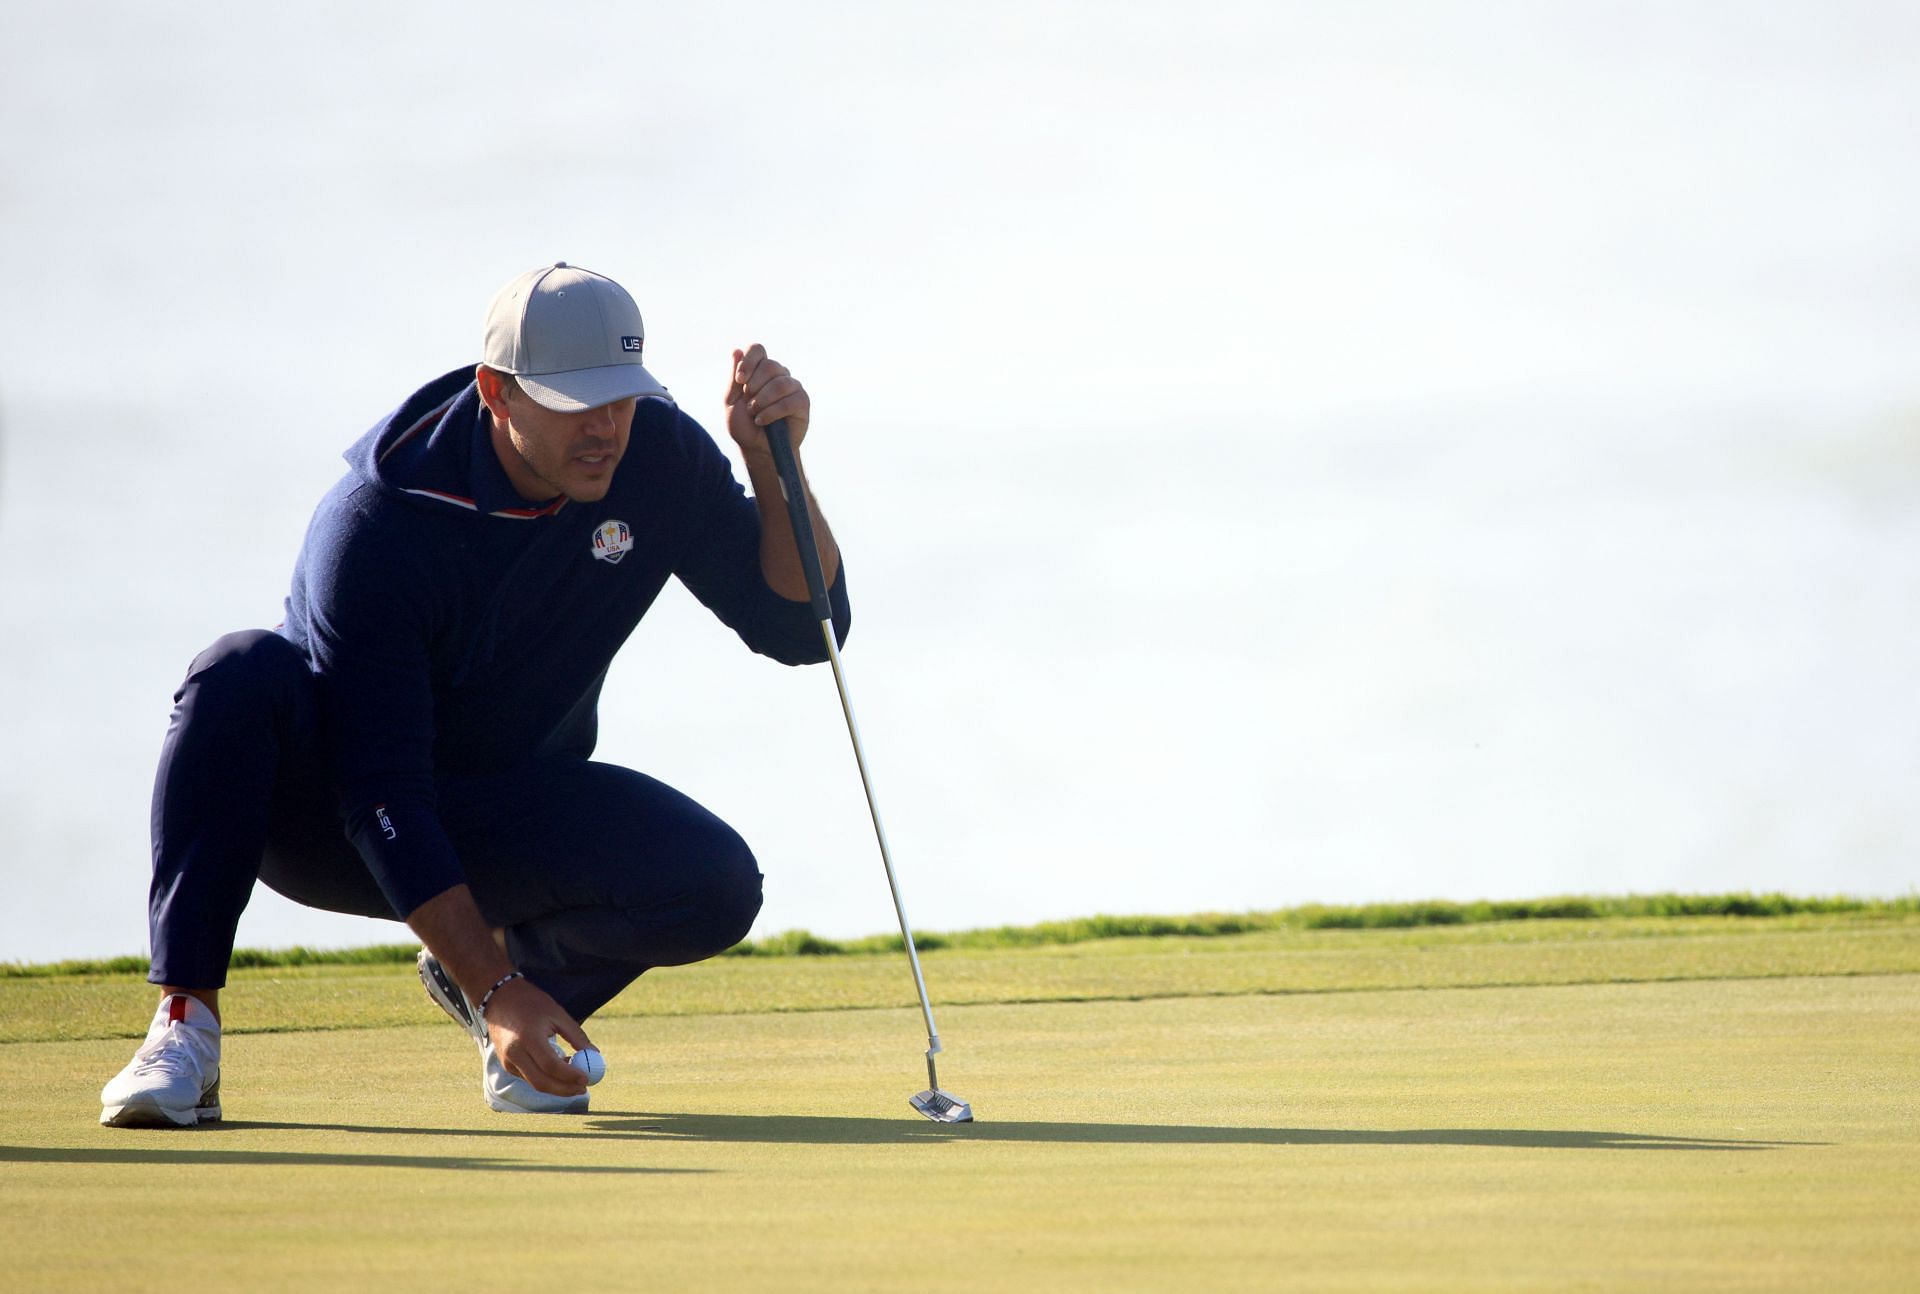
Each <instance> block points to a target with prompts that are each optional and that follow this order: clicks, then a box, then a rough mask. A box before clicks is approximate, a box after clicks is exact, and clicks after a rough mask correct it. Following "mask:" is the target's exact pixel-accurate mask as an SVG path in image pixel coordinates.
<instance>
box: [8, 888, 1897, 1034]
mask: <svg viewBox="0 0 1920 1294" xmlns="http://www.w3.org/2000/svg"><path fill="white" fill-rule="evenodd" d="M924 961H925V966H926V973H927V977H928V982H929V987H930V989H931V991H932V995H933V998H934V1001H935V1005H936V1008H938V1007H942V1006H960V1005H991V1004H1017V1003H1046V1002H1100V1001H1147V1000H1156V999H1167V998H1182V997H1187V998H1206V997H1238V996H1260V995H1285V994H1325V993H1340V992H1356V991H1379V990H1418V989H1431V988H1477V987H1493V986H1499V987H1526V986H1536V985H1539V986H1545V985H1571V984H1604V983H1649V982H1662V981H1685V980H1715V979H1724V980H1737V979H1765V978H1783V977H1805V976H1868V975H1898V974H1909V973H1920V912H1914V911H1909V910H1900V909H1892V910H1889V909H1886V908H1876V909H1866V910H1852V911H1837V912H1832V911H1829V912H1820V911H1811V912H1798V913H1793V914H1789V915H1784V916H1773V917H1746V916H1687V917H1657V916H1639V917H1605V918H1598V919H1575V918H1560V919H1556V920H1552V921H1546V920H1538V919H1527V920H1519V921H1509V922H1485V923H1477V924H1466V923H1462V924H1451V925H1439V926H1412V927H1400V928H1354V927H1330V928H1326V927H1323V928H1317V929H1301V928H1297V927H1281V928H1274V929H1266V930H1258V931H1250V932H1245V933H1239V934H1206V935H1160V936H1155V937H1144V938H1143V937H1132V936H1129V937H1121V938H1109V939H1103V940H1086V941H1075V942H1063V943H1054V944H1035V945H1028V946H1001V947H993V948H949V949H946V950H942V951H934V952H929V953H928V954H926V955H925V958H924ZM153 994H154V990H153V989H152V987H151V986H150V985H147V984H146V983H144V982H143V981H141V980H139V979H138V978H135V977H133V976H131V975H126V974H79V975H74V974H67V975H38V976H27V977H19V978H14V979H9V980H0V1044H9V1043H29V1042H44V1041H53V1040H59V1039H86V1038H127V1037H138V1036H139V1035H140V1033H141V1032H142V1031H143V1030H144V1028H145V1025H146V1020H147V1017H148V1016H149V1015H150V1013H151V1011H152V1003H153ZM913 1003H914V994H913V987H912V981H911V979H910V978H909V976H908V972H907V967H906V964H905V961H904V959H903V958H902V957H899V956H893V957H886V956H849V957H721V958H716V959H714V960H712V961H708V962H705V963H702V964H700V965H697V966H689V967H675V968H668V969H663V970H658V971H655V972H653V973H651V974H648V975H646V976H644V977H642V978H641V979H640V980H639V981H638V982H637V983H636V984H635V985H634V986H633V987H631V988H629V989H628V990H627V991H626V992H625V993H623V994H622V995H621V996H620V997H619V998H616V999H615V1000H614V1001H613V1002H612V1003H610V1004H609V1005H608V1006H607V1007H606V1008H605V1009H603V1010H602V1011H601V1012H600V1013H599V1014H598V1015H597V1016H596V1017H595V1018H596V1019H597V1020H607V1019H630V1018H639V1017H679V1016H721V1015H743V1014H754V1013H787V1012H810V1011H848V1010H886V1009H893V1008H900V1007H908V1006H911V1005H912V1004H913ZM224 1006H225V1013H226V1017H227V1026H228V1031H229V1032H230V1033H236V1034H237V1033H280V1032H306V1031H316V1030H337V1029H354V1028H369V1027H374V1028H378V1027H398V1026H407V1025H418V1024H421V1023H424V1022H429V1021H432V1020H434V1019H437V1018H439V1017H438V1013H437V1012H436V1010H435V1009H434V1008H433V1007H432V1006H431V1005H430V1004H429V1003H428V1002H427V1000H426V998H425V995H424V994H423V993H422V991H421V989H420V987H419V984H418V983H417V981H416V980H415V977H414V975H413V970H412V967H411V965H410V958H409V963H407V964H401V963H393V962H364V963H321V964H309V965H304V966H280V967H266V968H253V969H241V970H237V971H236V972H234V974H233V975H232V977H231V979H230V981H229V984H228V988H227V992H226V994H225V998H224Z"/></svg>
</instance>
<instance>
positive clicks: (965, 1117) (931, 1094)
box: [907, 1087, 973, 1123]
mask: <svg viewBox="0 0 1920 1294" xmlns="http://www.w3.org/2000/svg"><path fill="white" fill-rule="evenodd" d="M907 1104H908V1105H911V1106H912V1107H913V1108H914V1109H916V1110H918V1111H920V1113H922V1114H924V1115H926V1116H927V1117H928V1118H929V1119H932V1120H933V1121H934V1122H935V1123H972V1122H973V1107H972V1106H971V1105H968V1104H967V1103H966V1102H965V1101H963V1100H961V1099H960V1098H959V1097H957V1096H955V1095H953V1094H952V1093H951V1092H943V1091H941V1090H940V1089H939V1088H937V1087H934V1088H929V1089H928V1090H926V1091H924V1092H922V1093H920V1095H918V1096H910V1097H908V1098H907Z"/></svg>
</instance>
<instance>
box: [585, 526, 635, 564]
mask: <svg viewBox="0 0 1920 1294" xmlns="http://www.w3.org/2000/svg"><path fill="white" fill-rule="evenodd" d="M632 551H633V532H632V531H631V530H629V529H627V523H626V522H624V521H603V522H601V523H600V528H599V529H598V530H596V531H594V532H593V555H594V557H595V558H596V559H597V560H599V561H603V562H615V563H617V562H619V560H620V559H621V558H622V557H625V556H626V555H627V554H628V553H630V552H632Z"/></svg>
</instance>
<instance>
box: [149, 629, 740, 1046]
mask: <svg viewBox="0 0 1920 1294" xmlns="http://www.w3.org/2000/svg"><path fill="white" fill-rule="evenodd" d="M173 700H174V708H173V718H172V722H171V723H170V724H169V725H168V728H167V738H166V743H165V744H164V746H162V748H161V753H160V771H159V774H158V776H157V778H156V779H155V783H154V790H153V889H152V892H151V896H150V899H149V903H148V921H149V925H150V931H151V935H152V940H153V972H152V974H151V975H149V976H148V978H149V979H150V980H152V981H153V982H154V983H156V984H172V985H175V986H178V987H181V988H209V989H210V988H219V987H221V986H222V985H224V984H225V983H226V976H227V962H228V959H229V958H230V957H231V956H232V953H233V938H234V929H235V927H236V926H237V925H238V923H239V920H240V913H241V911H242V910H243V909H244V908H245V907H246V905H247V900H248V898H249V897H250V896H251V895H252V893H253V885H254V882H255V880H262V881H265V882H266V883H267V884H268V885H269V886H271V887H272V888H273V889H275V890H277V891H279V892H280V893H281V894H284V895H286V896H287V897H288V898H290V899H293V900H294V901H295V902H297V903H303V904H306V905H307V906H308V907H315V908H325V909H327V910H329V911H333V912H349V913H355V914H358V915H360V916H369V917H385V918H388V919H390V920H392V919H397V918H396V916H395V913H394V912H393V909H392V907H391V906H390V905H389V904H388V903H387V900H386V898H385V897H384V896H383V895H382V894H381V892H380V889H379V887H378V886H376V885H375V884H374V880H373V875H372V873H370V872H369V871H368V870H367V868H366V865H365V863H363V862H362V861H361V859H360V855H359V852H358V851H357V850H355V849H354V847H353V845H352V844H351V843H350V842H349V841H348V840H347V837H346V833H345V830H344V828H343V826H342V823H341V818H340V812H339V805H338V802H337V800H336V797H335V793H334V789H333V786H332V784H331V781H330V779H329V777H328V775H327V774H326V772H325V769H324V760H323V756H322V753H321V749H320V732H319V712H318V705H317V702H316V697H315V688H314V681H313V676H312V674H310V673H309V672H308V669H307V664H306V660H305V658H304V657H303V656H302V655H301V653H300V651H299V649H298V648H296V647H295V646H294V645H293V644H292V643H290V642H288V641H287V640H286V639H284V638H282V637H280V636H279V635H278V634H274V633H269V632H266V631H264V630H247V631H245V632H241V633H235V634H228V635H227V636H226V637H224V638H221V639H220V640H219V641H218V642H216V643H214V644H213V646H211V647H209V648H208V649H207V650H206V651H204V652H202V653H201V654H200V655H199V656H198V657H196V658H195V659H194V662H193V665H192V666H191V667H190V668H189V669H188V671H187V677H186V681H185V682H184V683H182V684H181V685H180V690H179V691H178V692H176V693H175V694H174V698H173ZM436 789H437V792H438V797H439V808H440V818H441V822H442V824H443V825H444V826H445V827H446V830H447V834H448V835H449V836H450V837H451V838H452V840H453V844H454V847H455V849H457V850H458V851H459V854H460V859H461V862H462V863H463V864H464V866H465V868H466V872H467V883H468V885H469V886H470V887H471V889H472V890H473V896H474V899H475V901H476V902H477V903H478V904H479V906H480V911H481V913H482V914H483V915H484V916H485V917H486V919H487V921H488V922H489V924H491V925H494V926H498V927H504V928H505V930H506V934H507V955H508V956H509V957H511V958H512V959H513V962H514V964H515V965H516V966H518V967H519V968H520V969H521V970H522V971H524V972H525V973H526V975H527V977H528V978H529V979H531V980H533V981H534V983H536V984H538V985H539V986H540V987H541V988H543V989H545V990H546V991H547V992H549V993H551V994H552V995H553V997H554V998H555V1000H557V1001H558V1002H559V1003H560V1005H561V1006H563V1007H565V1008H566V1009H567V1011H568V1013H569V1014H571V1015H572V1016H573V1017H574V1018H575V1019H579V1020H584V1019H586V1018H587V1016H589V1015H590V1014H592V1013H593V1012H594V1011H596V1010H598V1009H599V1008H600V1007H602V1006H604V1005H605V1004H606V1003H607V1002H608V1001H609V1000H611V999H612V998H613V996H614V995H615V994H617V993H619V992H620V990H621V989H623V988H625V987H626V986H627V985H628V984H630V983H632V982H633V980H634V979H635V978H637V977H638V976H639V975H641V974H642V973H644V972H645V971H647V970H649V969H651V968H652V967H655V966H678V965H684V964H685V963H687V962H695V961H700V960H702V959H703V958H707V957H711V956H713V955H714V954H715V953H718V952H721V951H722V950H724V949H726V948H728V947H730V946H732V945H733V944H735V943H738V942H739V941H740V940H741V939H743V938H745V937H746V934H747V931H748V929H749V928H750V927H751V926H752V925H753V919H754V917H755V916H756V915H757V914H758V913H759V910H760V872H759V869H758V867H757V866H756V865H755V863H754V859H753V855H752V853H751V852H749V851H748V849H747V846H746V843H745V842H744V841H742V840H741V839H740V837H739V835H737V834H736V833H735V832H734V830H733V829H732V828H731V827H729V826H727V824H726V823H724V822H722V821H721V820H720V819H719V818H717V817H715V816H714V815H713V814H711V813H709V812H708V811H707V810H706V809H704V808H702V807H701V806H700V805H698V804H696V803H694V801H692V800H690V799H688V798H687V797H686V796H684V795H682V794H680V792H678V791H676V790H674V789H673V788H672V787H670V786H667V785H666V784H665V783H662V782H658V781H655V780H654V779H653V778H651V777H648V776H646V775H645V774H643V773H636V772H634V771H633V770H631V769H626V768H619V767H616V766H614V765H612V764H600V763H594V762H592V761H590V760H585V759H579V758H571V757H568V758H556V759H551V760H544V761H534V762H530V763H528V764H526V765H524V766H522V767H520V768H516V769H513V770H512V771H510V772H503V773H490V774H485V775H461V774H445V775H442V776H440V777H439V778H438V779H436Z"/></svg>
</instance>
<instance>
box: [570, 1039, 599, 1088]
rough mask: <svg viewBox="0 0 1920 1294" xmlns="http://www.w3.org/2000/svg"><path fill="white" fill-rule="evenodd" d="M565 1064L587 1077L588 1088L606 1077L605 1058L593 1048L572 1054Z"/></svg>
mask: <svg viewBox="0 0 1920 1294" xmlns="http://www.w3.org/2000/svg"><path fill="white" fill-rule="evenodd" d="M567 1063H568V1064H569V1065H571V1066H573V1067H574V1068H575V1069H577V1070H579V1071H580V1072H581V1073H583V1074H585V1075H586V1076H587V1086H588V1087H592V1086H593V1085H594V1084H595V1083H598V1082H599V1081H600V1080H601V1079H603V1078H605V1077H606V1076H607V1058H606V1057H605V1056H602V1055H601V1054H600V1052H599V1051H598V1050H597V1049H595V1048H593V1047H583V1048H581V1049H580V1050H579V1051H576V1052H574V1053H573V1055H572V1057H570V1058H569V1059H568V1061H567Z"/></svg>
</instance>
